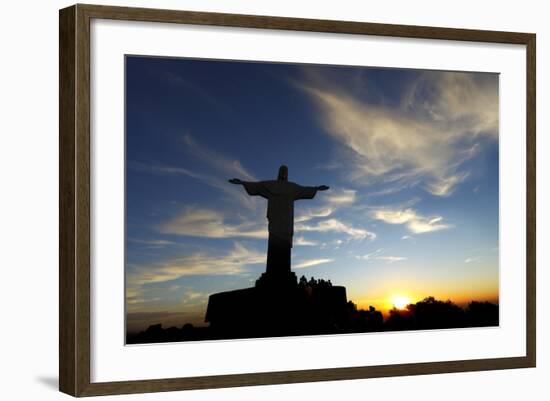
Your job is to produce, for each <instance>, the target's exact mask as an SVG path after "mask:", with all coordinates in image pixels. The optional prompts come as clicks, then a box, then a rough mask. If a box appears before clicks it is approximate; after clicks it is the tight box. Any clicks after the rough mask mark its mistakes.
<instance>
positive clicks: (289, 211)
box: [229, 166, 329, 274]
mask: <svg viewBox="0 0 550 401" xmlns="http://www.w3.org/2000/svg"><path fill="white" fill-rule="evenodd" d="M229 182H230V183H232V184H239V185H243V186H244V188H245V189H246V192H247V193H248V195H251V196H256V195H257V196H261V197H263V198H265V199H267V201H268V202H267V219H268V222H269V224H268V231H269V240H268V245H267V268H266V273H268V274H284V273H286V272H290V248H292V236H293V234H294V201H296V200H299V199H312V198H313V197H314V196H315V194H316V193H317V191H326V190H327V189H329V187H327V186H326V185H321V186H318V187H304V186H301V185H298V184H296V183H294V182H290V181H288V167H287V166H281V167H279V175H278V177H277V179H276V180H270V181H258V182H247V181H241V180H239V179H238V178H233V179H231V180H229Z"/></svg>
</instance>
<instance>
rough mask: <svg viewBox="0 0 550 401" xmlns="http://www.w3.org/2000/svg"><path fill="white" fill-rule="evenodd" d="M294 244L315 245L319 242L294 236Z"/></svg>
mask: <svg viewBox="0 0 550 401" xmlns="http://www.w3.org/2000/svg"><path fill="white" fill-rule="evenodd" d="M294 245H298V246H317V245H319V242H317V241H311V240H308V239H306V238H304V237H296V238H294Z"/></svg>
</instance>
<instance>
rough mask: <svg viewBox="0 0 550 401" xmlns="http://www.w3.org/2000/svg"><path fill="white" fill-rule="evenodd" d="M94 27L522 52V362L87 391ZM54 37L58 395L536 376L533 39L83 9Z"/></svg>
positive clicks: (63, 21)
mask: <svg viewBox="0 0 550 401" xmlns="http://www.w3.org/2000/svg"><path fill="white" fill-rule="evenodd" d="M94 18H98V19H110V20H128V21H146V22H164V23H175V24H196V25H210V26H223V27H241V28H269V29H278V30H291V31H310V32H325V33H343V34H356V35H375V36H391V37H400V38H419V39H441V40H453V41H474V42H491V43H501V44H502V43H504V44H519V45H524V46H526V54H527V58H526V60H525V62H526V71H527V74H526V75H527V82H526V88H527V93H526V99H527V109H526V110H527V119H526V122H525V124H526V132H527V158H526V160H527V177H526V182H527V193H526V194H525V196H526V204H527V216H526V221H527V226H526V237H527V242H526V244H525V246H526V255H527V258H526V284H527V287H526V294H527V299H526V327H525V332H526V355H525V356H522V357H505V358H492V359H473V360H460V361H440V362H429V363H407V364H399V365H380V366H365V367H344V368H329V369H314V370H297V371H279V372H257V373H251V374H230V375H222V376H201V377H181V378H165V379H154V380H132V381H117V382H99V383H92V382H91V380H90V362H91V354H90V341H91V335H90V317H91V316H90V296H91V293H90V173H91V171H90V21H91V20H92V19H94ZM59 29H60V36H59V49H60V53H59V56H60V64H59V66H60V67H59V74H60V75H59V80H60V86H59V93H60V103H59V124H60V142H59V150H60V170H59V180H60V186H59V219H60V220H59V225H60V236H59V255H60V264H59V280H60V281H59V283H60V286H59V318H60V319H59V358H60V360H59V389H60V391H62V392H64V393H67V394H70V395H73V396H94V395H105V394H123V393H144V392H156V391H174V390H187V389H204V388H219V387H233V386H249V385H264V384H280V383H298V382H315V381H324V380H344V379H362V378H374V377H388V376H400V375H420V374H433V373H448V372H463V371H480V370H492V369H510V368H527V367H534V366H535V360H536V357H535V355H536V346H535V344H536V334H535V332H536V318H535V300H536V293H535V249H536V248H535V235H536V234H535V230H536V229H535V215H536V214H535V213H536V212H535V207H536V204H535V194H536V192H535V191H536V190H535V119H536V110H535V65H536V62H535V46H536V45H535V43H536V37H535V35H534V34H530V33H514V32H495V31H482V30H467V29H450V28H435V27H422V26H404V25H389V24H372V23H362V22H348V21H328V20H313V19H298V18H283V17H267V16H253V15H236V14H218V13H203V12H192V11H171V10H155V9H142V8H126V7H110V6H96V5H80V4H79V5H74V6H72V7H68V8H65V9H62V10H60V14H59Z"/></svg>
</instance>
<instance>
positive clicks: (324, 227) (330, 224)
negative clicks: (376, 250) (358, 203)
mask: <svg viewBox="0 0 550 401" xmlns="http://www.w3.org/2000/svg"><path fill="white" fill-rule="evenodd" d="M294 229H295V231H304V232H307V231H315V232H321V233H326V232H336V233H344V234H346V235H347V236H348V237H349V238H350V239H355V240H361V239H365V238H367V239H370V240H373V239H375V238H376V234H375V233H373V232H371V231H368V230H366V229H364V228H358V227H353V226H352V225H350V224H347V223H344V222H342V221H340V220H338V219H334V218H332V219H326V220H321V221H318V222H317V223H315V224H304V223H299V224H296V225H295V228H294Z"/></svg>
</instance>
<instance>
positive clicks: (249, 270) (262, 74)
mask: <svg viewBox="0 0 550 401" xmlns="http://www.w3.org/2000/svg"><path fill="white" fill-rule="evenodd" d="M126 164H127V168H126V226H127V232H126V267H125V269H126V300H127V313H128V315H127V323H128V329H129V330H136V329H142V328H144V327H146V326H147V325H148V324H151V323H156V322H159V323H163V325H164V326H170V325H177V326H181V325H182V324H183V323H185V322H192V323H194V324H201V323H202V321H203V319H204V312H205V308H206V302H207V299H208V295H209V294H211V293H214V292H219V291H226V290H231V289H237V288H244V287H248V286H251V285H253V284H254V282H255V280H256V279H257V278H258V277H259V275H260V274H261V273H262V272H263V271H265V259H266V256H265V255H266V249H267V220H266V218H265V213H266V201H265V200H264V199H261V198H258V197H249V196H247V195H246V192H245V191H244V189H243V188H242V187H240V186H236V185H231V184H229V183H228V182H227V180H228V179H229V178H234V177H236V178H241V179H243V180H265V179H274V178H276V175H277V169H278V167H279V165H281V164H286V165H288V166H289V180H290V181H294V182H297V183H299V184H302V185H322V184H324V185H328V186H330V190H329V191H326V192H319V193H317V196H316V197H315V199H313V200H301V201H298V202H296V205H295V236H294V247H293V254H292V263H293V270H294V271H295V272H296V274H297V275H298V276H301V275H302V274H303V275H305V276H307V277H308V278H309V277H311V276H313V277H316V278H324V279H330V280H331V281H332V283H334V284H338V285H344V286H346V288H347V294H348V298H349V299H351V300H353V301H354V302H355V303H357V304H358V305H359V306H360V307H368V306H369V305H374V306H376V307H377V308H379V309H382V310H387V309H388V308H390V307H391V306H392V303H391V299H392V297H395V296H405V297H408V298H409V299H410V300H411V301H416V300H419V299H422V298H424V297H426V296H436V297H438V298H442V299H452V300H454V301H456V302H459V303H460V302H467V301H468V300H471V299H478V300H485V299H487V300H491V301H498V232H499V230H498V179H499V175H498V75H496V74H487V73H457V72H440V71H421V70H402V69H389V68H387V69H385V68H366V67H348V66H320V65H306V64H282V63H254V62H238V61H216V60H193V59H176V58H152V57H137V56H129V57H127V58H126Z"/></svg>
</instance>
